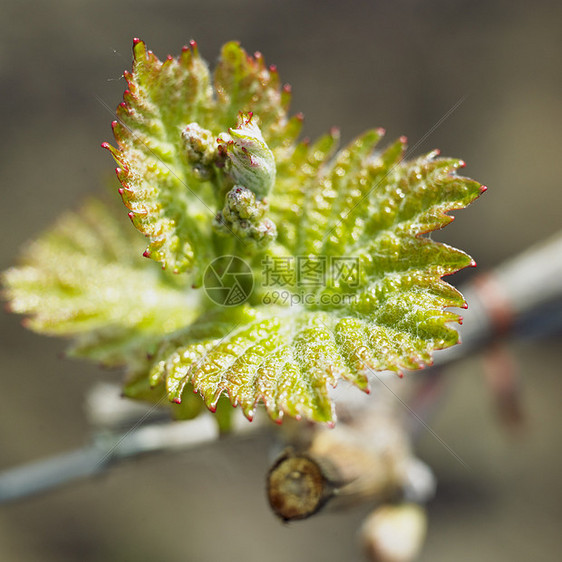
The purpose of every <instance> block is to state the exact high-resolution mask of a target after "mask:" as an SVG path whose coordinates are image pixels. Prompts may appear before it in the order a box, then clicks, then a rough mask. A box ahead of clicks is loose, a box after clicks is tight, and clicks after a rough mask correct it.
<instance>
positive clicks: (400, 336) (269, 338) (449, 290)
mask: <svg viewBox="0 0 562 562" xmlns="http://www.w3.org/2000/svg"><path fill="white" fill-rule="evenodd" d="M133 51H134V62H133V70H132V72H126V73H125V78H126V80H127V83H128V89H127V90H126V91H125V94H124V101H123V103H121V104H120V106H119V107H118V109H117V120H116V121H115V122H114V124H113V130H114V134H115V140H116V147H112V146H110V145H109V144H104V146H105V147H106V148H108V149H109V150H110V151H111V153H112V155H113V157H114V158H115V160H116V161H117V163H118V168H117V176H118V178H119V181H120V182H121V187H120V189H119V192H120V194H121V198H122V200H123V202H124V204H125V206H126V207H127V208H128V210H129V217H130V219H131V221H132V222H133V225H134V226H135V227H136V228H137V229H138V230H139V231H140V232H141V233H142V234H144V236H145V237H146V238H147V240H148V247H147V248H146V249H145V250H144V256H145V257H148V258H150V259H149V260H146V259H144V258H142V257H140V254H141V253H142V249H141V250H140V251H139V249H138V240H137V239H134V238H132V235H131V232H127V231H123V229H122V228H121V227H118V226H117V222H116V221H115V219H113V218H112V217H111V213H110V212H109V211H107V210H106V209H105V208H104V207H101V206H100V205H99V204H94V203H92V204H90V205H89V206H87V207H86V208H85V210H84V211H83V212H82V213H81V214H80V215H76V214H72V215H67V216H66V218H64V219H62V221H61V222H60V223H59V225H58V226H56V227H55V229H54V230H53V231H52V232H50V233H48V234H46V235H45V236H44V237H43V238H42V239H40V240H39V241H38V242H37V243H36V244H35V245H34V246H33V247H32V248H31V250H30V251H28V252H27V254H26V256H25V258H24V263H23V264H22V266H20V267H19V268H15V269H12V270H11V271H9V272H8V273H7V274H6V275H5V277H4V283H5V286H6V294H7V297H8V299H9V300H10V301H11V305H12V308H13V309H14V310H15V311H16V312H21V313H24V314H27V315H29V325H30V327H32V328H33V329H36V330H37V331H40V332H44V333H52V334H57V335H65V336H70V337H72V338H73V339H74V348H73V349H74V353H75V354H79V355H82V356H86V357H90V358H93V359H98V360H101V361H102V362H104V363H106V364H118V363H125V364H127V365H128V366H129V371H130V375H129V382H128V383H127V385H126V387H125V394H126V395H127V396H130V397H133V398H139V399H149V400H153V401H158V400H159V399H161V398H162V397H164V396H165V397H167V399H168V400H169V401H170V402H173V403H178V404H179V403H182V404H183V406H184V408H185V409H184V411H183V413H180V414H179V415H180V416H184V417H186V416H187V417H189V416H191V415H195V414H196V413H197V406H196V405H194V404H198V403H196V402H193V400H194V398H193V392H192V391H193V390H195V391H196V392H197V393H199V394H200V395H201V397H202V398H203V400H204V402H205V403H206V405H207V406H208V407H209V408H210V409H212V410H213V409H215V408H216V406H217V403H218V401H219V398H220V397H221V395H223V394H224V395H227V396H228V398H229V399H230V401H231V403H232V404H233V405H239V406H241V408H242V409H243V411H244V413H245V414H246V416H247V417H249V418H251V417H252V416H253V415H254V412H255V409H256V407H257V406H258V405H259V404H263V405H264V406H265V409H266V410H267V412H268V414H269V416H270V417H271V418H272V419H273V420H276V421H281V420H282V418H283V416H284V415H289V416H293V417H297V418H300V417H302V418H308V419H310V420H314V421H321V422H333V421H334V419H335V412H334V405H333V403H332V400H331V398H330V394H329V391H330V387H331V386H334V385H335V384H336V383H337V382H338V380H340V379H343V380H347V381H350V382H352V383H353V384H355V385H356V386H358V387H359V388H361V389H363V390H366V389H367V388H368V375H369V373H370V372H372V371H383V370H390V371H395V372H400V371H402V370H404V369H419V368H422V367H423V366H425V365H427V364H429V363H431V354H432V352H433V351H434V350H436V349H441V348H445V347H448V346H450V345H454V344H455V343H457V341H458V334H457V332H456V330H455V329H454V328H453V327H451V326H450V323H452V322H453V323H454V322H458V321H459V316H458V315H457V314H456V313H454V312H451V311H448V310H447V309H448V308H449V307H461V306H464V304H465V303H464V299H463V297H462V295H460V293H459V292H458V291H456V290H455V289H454V288H453V287H451V286H450V285H449V284H447V283H446V282H445V281H443V280H442V277H443V276H445V275H449V274H451V273H454V272H455V271H457V270H459V269H461V268H463V267H466V266H468V265H470V264H471V263H472V260H471V258H470V257H469V256H467V255H466V254H465V253H463V252H461V251H460V250H457V249H454V248H451V247H449V246H447V245H445V244H440V243H437V242H434V241H432V240H431V239H430V238H429V237H428V236H426V234H427V233H430V232H432V231H434V230H436V229H440V228H442V227H444V226H446V225H447V224H448V223H449V222H450V221H451V220H452V217H451V216H450V215H449V214H448V213H449V212H450V211H452V210H454V209H461V208H463V207H465V206H466V205H468V204H469V203H470V202H471V201H473V200H474V199H475V198H477V197H478V196H479V195H480V193H481V192H482V190H483V188H482V186H480V184H478V183H477V182H475V181H472V180H469V179H467V178H464V177H461V176H459V175H458V174H457V171H458V169H459V168H460V167H462V166H463V163H462V162H461V161H460V160H455V159H446V158H440V157H439V155H438V153H437V152H432V153H429V154H427V155H425V156H421V157H419V158H417V159H415V160H412V161H405V160H404V159H403V157H404V152H405V144H404V141H403V140H402V139H401V140H399V141H397V142H395V143H394V144H392V145H390V146H389V147H388V148H386V149H385V150H381V149H380V148H379V141H380V139H381V137H382V135H383V131H382V130H381V129H376V130H373V131H369V132H367V133H365V134H364V135H362V136H360V137H359V138H357V139H355V140H354V141H353V142H351V143H350V144H349V145H348V146H346V147H344V148H343V149H341V150H339V151H337V142H338V135H337V132H335V131H332V132H331V133H330V134H328V135H326V136H324V137H322V138H320V139H319V140H318V141H316V142H315V143H312V144H310V143H308V142H302V141H301V142H298V141H297V137H298V135H299V133H300V128H301V121H302V118H301V117H300V116H296V117H293V118H289V117H288V113H287V112H288V105H289V98H290V92H289V89H288V88H287V87H282V86H281V83H280V81H279V76H278V73H277V70H276V69H275V68H274V67H269V68H268V67H267V66H266V65H265V63H264V60H263V57H262V56H261V55H260V54H256V55H255V56H253V57H252V56H249V55H248V54H247V53H246V52H245V51H244V50H243V49H242V48H241V47H240V46H239V45H238V44H237V43H228V44H227V45H225V46H224V47H223V50H222V53H221V57H220V60H219V63H218V66H217V68H216V70H215V73H214V75H213V76H211V74H210V72H209V69H208V67H207V65H206V63H205V62H204V61H203V60H202V59H201V57H200V55H199V52H198V50H197V47H196V45H195V44H194V43H192V44H191V46H190V47H186V48H184V50H183V51H182V54H181V55H180V56H179V57H177V58H173V57H168V59H166V60H165V61H160V60H159V59H158V58H157V57H156V56H155V55H154V54H153V53H152V52H150V51H147V49H146V47H145V45H144V43H143V42H142V41H138V40H135V43H134V49H133ZM53 256H57V259H53ZM223 257H226V258H228V259H226V261H224V262H222V263H223V269H221V268H220V267H218V266H216V264H217V263H219V262H220V260H221V258H223ZM152 260H154V261H156V262H158V263H159V264H160V266H161V267H163V268H165V271H162V270H161V268H160V267H155V266H156V264H154V263H153V261H152ZM224 264H226V265H224ZM215 267H216V270H215V269H212V270H211V272H212V273H213V275H212V276H211V277H209V276H208V275H207V274H208V272H209V271H210V270H209V268H215ZM174 273H175V274H176V275H174ZM241 275H246V276H248V275H250V276H251V277H252V283H251V284H250V285H251V286H252V287H253V290H252V291H247V293H246V292H245V291H246V289H247V286H248V285H247V284H246V285H244V284H243V283H242V284H240V283H238V281H239V277H237V276H241ZM210 278H212V279H213V280H214V281H215V282H216V283H217V286H216V287H214V292H211V291H205V290H204V289H203V288H202V285H203V284H204V283H205V282H206V280H208V279H210ZM207 288H208V287H206V286H205V289H207ZM221 291H223V292H230V291H237V292H235V293H234V296H235V297H236V298H235V299H233V298H229V299H225V300H223V301H220V302H219V300H217V299H216V298H213V297H212V296H209V295H217V294H218V295H220V294H222V293H221ZM229 294H230V293H229ZM230 296H232V295H230ZM233 304H234V306H232V305H233Z"/></svg>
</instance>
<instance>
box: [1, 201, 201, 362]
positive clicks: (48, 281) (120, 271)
mask: <svg viewBox="0 0 562 562" xmlns="http://www.w3.org/2000/svg"><path fill="white" fill-rule="evenodd" d="M124 226H125V228H124ZM132 234H133V235H134V232H131V230H130V229H128V228H126V225H122V224H120V222H119V221H117V220H116V219H115V217H113V216H112V214H111V212H110V211H109V210H108V208H107V206H106V205H105V204H104V203H101V202H99V201H97V200H91V201H89V202H88V203H87V204H86V205H85V206H84V207H83V208H82V209H81V210H80V211H79V212H77V213H74V212H67V213H66V214H64V215H63V216H62V217H60V219H59V220H58V222H57V224H56V225H55V226H54V228H53V229H52V230H50V231H48V232H46V233H45V234H44V235H43V236H42V237H41V238H39V239H38V240H37V241H35V242H34V243H33V244H31V246H30V247H29V248H28V249H27V250H26V252H25V254H24V255H23V256H22V260H21V265H19V266H18V267H14V268H12V269H10V270H8V271H6V272H5V273H4V274H3V284H4V292H5V296H6V298H7V300H8V301H9V302H10V307H11V309H12V311H14V312H17V313H20V314H25V315H27V318H26V321H25V322H26V325H27V327H29V328H30V329H32V330H33V331H36V332H39V333H43V334H48V335H54V336H63V337H69V338H71V340H72V347H71V349H70V352H69V353H70V354H71V355H75V356H79V357H86V358H89V359H93V360H96V361H100V362H102V363H103V364H104V365H107V366H114V365H118V364H130V363H134V362H135V361H136V360H137V359H138V357H139V356H140V357H141V358H142V357H143V356H144V355H146V353H147V351H149V350H150V348H151V347H152V346H153V345H154V342H158V341H159V340H160V338H161V337H162V335H164V334H167V333H170V332H173V331H175V330H177V329H178V328H180V327H181V326H184V325H185V324H186V323H189V322H190V321H191V320H192V319H193V317H194V315H195V314H196V313H195V309H194V307H193V299H192V298H190V296H189V295H188V294H186V293H185V292H184V291H182V290H180V289H179V287H178V282H177V281H178V280H170V279H168V277H169V276H166V275H165V274H163V272H162V271H161V270H159V268H158V267H157V266H155V264H153V263H152V262H150V261H148V260H145V259H143V258H142V257H140V254H139V253H138V252H137V250H138V249H139V240H138V238H137V237H136V236H131V235H132Z"/></svg>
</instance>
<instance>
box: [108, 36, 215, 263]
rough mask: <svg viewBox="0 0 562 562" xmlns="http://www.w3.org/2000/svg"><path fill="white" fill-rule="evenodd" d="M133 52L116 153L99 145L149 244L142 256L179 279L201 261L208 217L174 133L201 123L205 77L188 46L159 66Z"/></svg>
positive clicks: (209, 201) (205, 190)
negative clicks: (107, 155) (107, 153)
mask: <svg viewBox="0 0 562 562" xmlns="http://www.w3.org/2000/svg"><path fill="white" fill-rule="evenodd" d="M133 52H134V62H133V71H132V73H129V72H126V73H125V74H124V76H125V79H126V80H127V84H128V89H127V91H126V92H125V94H124V96H123V99H124V101H123V103H121V105H120V106H119V107H118V109H117V118H118V120H117V121H114V122H113V132H114V135H115V139H116V141H117V144H118V148H117V149H116V148H113V147H110V146H109V145H108V144H107V143H105V144H104V146H105V147H106V148H108V149H109V150H110V151H111V153H112V155H113V157H114V158H115V160H116V161H117V162H118V164H119V168H117V176H118V178H119V180H120V181H121V183H122V185H123V187H122V189H121V190H120V193H121V196H122V198H123V202H124V203H125V205H126V206H127V208H128V209H129V210H130V213H129V217H130V218H131V221H132V222H133V224H134V225H135V227H136V228H137V229H138V230H140V231H141V232H142V233H143V234H144V235H145V236H147V237H148V239H149V241H150V243H149V246H148V248H147V250H146V251H145V255H146V256H147V257H151V258H152V259H154V260H156V261H159V262H161V263H162V264H163V266H165V267H169V268H170V269H172V270H173V271H177V272H183V271H187V270H191V269H193V268H194V267H196V266H197V265H201V264H202V263H204V262H206V261H208V258H209V254H208V253H207V249H208V246H207V245H206V244H204V240H205V239H206V238H208V236H209V230H210V221H211V219H212V218H213V216H214V211H213V209H212V205H213V198H212V192H211V188H210V186H209V184H208V182H201V181H200V180H199V179H198V178H197V176H196V174H195V172H194V171H193V169H192V168H190V166H189V164H188V160H187V158H186V157H185V152H186V149H185V146H184V142H183V139H182V134H181V133H182V130H183V129H184V128H185V127H186V126H187V125H189V124H190V123H193V122H199V123H200V124H202V125H203V126H204V125H205V124H206V121H207V115H208V114H209V112H210V111H211V109H212V107H213V103H214V102H213V98H212V90H211V87H210V76H209V71H208V68H207V66H206V64H205V63H204V62H203V61H202V60H201V58H200V57H199V54H198V52H197V48H196V46H195V45H193V46H192V48H191V49H189V48H186V49H184V51H183V52H182V54H181V55H180V57H178V58H172V57H170V58H168V59H166V60H165V61H164V62H161V61H160V60H158V59H157V58H156V56H154V54H153V53H152V52H151V51H147V50H146V46H145V44H144V43H143V42H142V41H135V45H134V49H133ZM195 248H197V252H196V250H195Z"/></svg>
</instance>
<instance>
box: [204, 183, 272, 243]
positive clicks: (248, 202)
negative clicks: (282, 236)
mask: <svg viewBox="0 0 562 562" xmlns="http://www.w3.org/2000/svg"><path fill="white" fill-rule="evenodd" d="M266 211H267V203H266V202H265V201H258V200H256V196H255V195H254V193H253V192H252V191H250V190H249V189H246V188H245V187H242V186H240V185H235V186H234V187H233V188H232V189H231V190H230V191H229V192H228V193H227V194H226V198H225V204H224V208H223V210H222V211H219V212H218V213H217V215H216V217H215V220H214V223H213V226H214V227H215V228H216V230H217V231H218V232H220V233H222V234H230V235H235V236H237V237H238V238H241V239H242V240H243V241H244V242H250V243H252V244H255V245H256V246H257V247H259V248H264V247H266V246H267V245H269V244H270V243H271V242H273V240H275V238H276V237H277V228H276V226H275V223H274V222H273V221H272V220H271V219H268V218H264V215H265V213H266Z"/></svg>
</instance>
